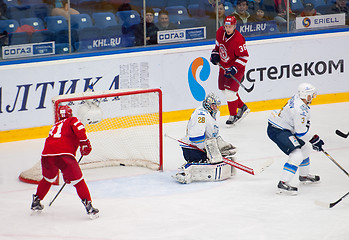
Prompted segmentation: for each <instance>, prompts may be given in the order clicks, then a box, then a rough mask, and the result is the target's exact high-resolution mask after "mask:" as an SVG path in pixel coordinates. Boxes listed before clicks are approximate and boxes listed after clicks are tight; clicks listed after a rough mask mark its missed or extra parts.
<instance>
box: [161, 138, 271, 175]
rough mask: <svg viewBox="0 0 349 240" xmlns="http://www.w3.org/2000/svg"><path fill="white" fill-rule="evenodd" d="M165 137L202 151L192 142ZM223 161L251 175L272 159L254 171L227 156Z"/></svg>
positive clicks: (266, 165) (258, 171)
mask: <svg viewBox="0 0 349 240" xmlns="http://www.w3.org/2000/svg"><path fill="white" fill-rule="evenodd" d="M165 137H168V138H171V139H172V140H175V141H177V142H179V143H182V144H185V145H187V146H190V147H192V148H195V149H196V150H199V151H201V152H204V150H202V149H200V148H198V147H196V146H195V145H192V144H190V143H185V142H183V141H181V140H179V139H176V138H174V137H171V136H169V135H167V134H165ZM223 161H224V162H225V163H226V164H229V165H230V166H233V167H236V168H238V169H240V170H242V171H244V172H247V173H249V174H251V175H256V174H258V173H260V172H263V171H264V169H265V168H267V167H269V166H270V165H271V164H272V161H268V162H267V163H266V164H264V166H263V167H261V168H260V169H258V170H257V171H254V170H253V169H252V168H249V167H247V166H244V165H242V164H240V163H237V162H234V161H232V160H230V159H229V158H225V157H223Z"/></svg>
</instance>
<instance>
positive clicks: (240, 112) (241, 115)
mask: <svg viewBox="0 0 349 240" xmlns="http://www.w3.org/2000/svg"><path fill="white" fill-rule="evenodd" d="M249 112H250V109H249V108H248V107H247V106H246V104H244V105H243V106H242V107H241V108H239V109H238V113H237V114H236V116H229V118H228V120H227V121H226V124H227V125H234V124H236V123H238V122H240V121H241V120H242V119H244V118H245V117H246V116H247V114H248V113H249Z"/></svg>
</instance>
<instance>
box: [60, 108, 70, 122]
mask: <svg viewBox="0 0 349 240" xmlns="http://www.w3.org/2000/svg"><path fill="white" fill-rule="evenodd" d="M71 116H73V111H72V109H71V108H70V107H69V106H68V105H63V106H59V107H58V120H59V121H60V120H62V119H65V118H69V117H71Z"/></svg>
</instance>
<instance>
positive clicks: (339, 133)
mask: <svg viewBox="0 0 349 240" xmlns="http://www.w3.org/2000/svg"><path fill="white" fill-rule="evenodd" d="M336 134H337V135H338V136H340V137H342V138H347V137H348V136H349V132H348V133H347V134H345V133H344V132H341V131H339V130H338V129H337V130H336Z"/></svg>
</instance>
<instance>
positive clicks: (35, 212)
mask: <svg viewBox="0 0 349 240" xmlns="http://www.w3.org/2000/svg"><path fill="white" fill-rule="evenodd" d="M41 213H42V210H31V213H30V216H38V215H40V214H41Z"/></svg>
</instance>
